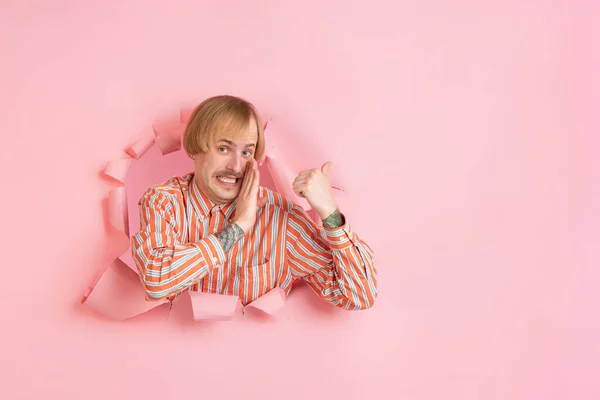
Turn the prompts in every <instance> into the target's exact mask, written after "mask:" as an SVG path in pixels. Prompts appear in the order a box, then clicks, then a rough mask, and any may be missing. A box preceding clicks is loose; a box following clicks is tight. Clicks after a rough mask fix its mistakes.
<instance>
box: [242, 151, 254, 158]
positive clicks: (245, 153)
mask: <svg viewBox="0 0 600 400" xmlns="http://www.w3.org/2000/svg"><path fill="white" fill-rule="evenodd" d="M242 154H243V155H244V157H252V152H251V151H250V150H246V151H244V152H243V153H242Z"/></svg>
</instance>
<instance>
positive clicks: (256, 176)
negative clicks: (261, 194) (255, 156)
mask: <svg viewBox="0 0 600 400" xmlns="http://www.w3.org/2000/svg"><path fill="white" fill-rule="evenodd" d="M251 162H252V182H251V186H250V195H251V196H256V195H258V183H259V181H260V171H259V170H258V168H257V167H256V161H254V160H252V161H251Z"/></svg>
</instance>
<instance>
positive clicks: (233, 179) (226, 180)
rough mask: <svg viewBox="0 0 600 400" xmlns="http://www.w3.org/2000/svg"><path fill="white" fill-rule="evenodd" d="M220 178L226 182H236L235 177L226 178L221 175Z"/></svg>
mask: <svg viewBox="0 0 600 400" xmlns="http://www.w3.org/2000/svg"><path fill="white" fill-rule="evenodd" d="M219 179H220V180H221V181H223V182H225V183H235V178H225V177H224V176H220V177H219Z"/></svg>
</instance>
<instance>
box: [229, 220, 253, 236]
mask: <svg viewBox="0 0 600 400" xmlns="http://www.w3.org/2000/svg"><path fill="white" fill-rule="evenodd" d="M233 224H236V225H237V226H239V227H240V228H241V229H242V231H244V234H246V233H248V231H249V230H250V228H251V226H250V224H248V223H247V222H244V221H241V220H239V219H234V220H233V222H232V225H233Z"/></svg>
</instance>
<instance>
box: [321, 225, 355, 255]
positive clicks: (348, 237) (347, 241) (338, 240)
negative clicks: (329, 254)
mask: <svg viewBox="0 0 600 400" xmlns="http://www.w3.org/2000/svg"><path fill="white" fill-rule="evenodd" d="M322 229H323V231H324V232H325V237H326V238H327V242H328V243H329V246H331V249H332V250H345V249H347V248H349V247H352V238H353V237H354V232H353V231H352V227H351V226H350V225H349V224H348V223H347V222H346V223H345V224H344V225H342V226H340V227H339V228H334V229H331V228H325V227H323V228H322Z"/></svg>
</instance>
